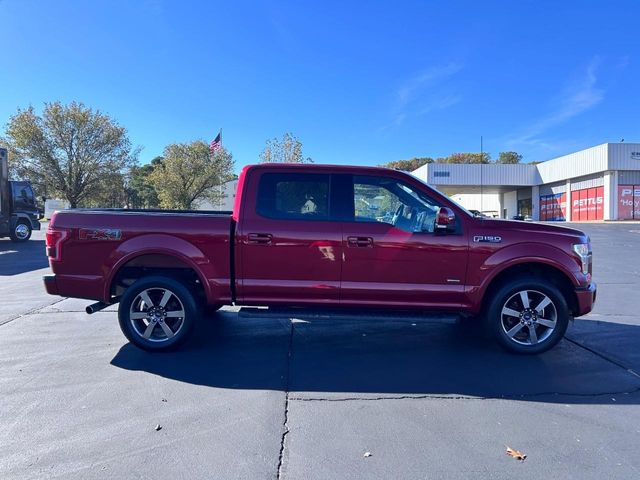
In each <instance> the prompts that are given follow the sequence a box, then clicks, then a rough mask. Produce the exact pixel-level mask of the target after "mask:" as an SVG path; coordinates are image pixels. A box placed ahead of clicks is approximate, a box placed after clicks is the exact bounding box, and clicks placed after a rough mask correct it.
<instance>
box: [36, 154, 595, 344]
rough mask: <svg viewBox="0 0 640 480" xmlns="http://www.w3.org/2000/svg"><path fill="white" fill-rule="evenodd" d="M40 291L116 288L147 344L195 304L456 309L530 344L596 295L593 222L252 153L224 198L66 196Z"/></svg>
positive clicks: (80, 294)
mask: <svg viewBox="0 0 640 480" xmlns="http://www.w3.org/2000/svg"><path fill="white" fill-rule="evenodd" d="M46 248H47V255H48V257H49V262H50V265H51V269H52V271H53V275H47V276H45V278H44V284H45V287H46V290H47V292H48V293H50V294H53V295H61V296H65V297H77V298H85V299H92V300H97V301H98V302H97V303H95V304H93V305H90V306H89V307H87V312H88V313H91V312H92V311H97V310H99V309H101V308H104V307H105V306H107V305H109V304H113V303H116V302H119V307H118V308H119V310H118V316H119V322H120V326H121V328H122V331H123V333H124V334H125V335H126V337H127V338H128V339H129V340H130V341H131V342H132V343H134V344H135V345H137V346H139V347H141V348H143V349H146V350H154V351H157V350H166V349H169V348H173V347H176V346H177V345H179V344H180V343H182V342H183V341H185V340H186V339H187V337H188V336H189V334H190V333H191V331H192V329H193V326H194V323H195V322H196V321H197V319H198V317H199V312H200V311H201V307H207V306H208V307H209V308H211V307H213V308H219V307H220V306H222V305H230V304H236V305H268V306H275V305H289V306H307V305H308V306H344V307H350V308H352V309H353V308H354V307H355V308H358V307H360V308H362V307H376V308H391V309H419V310H425V311H426V310H438V311H450V312H459V313H460V314H462V316H463V317H464V318H466V319H467V321H478V322H480V321H482V322H484V323H485V324H486V326H487V328H488V329H489V331H490V332H491V334H492V336H493V337H494V338H495V339H496V340H497V341H498V343H499V344H501V345H502V346H503V347H505V348H507V349H508V350H511V351H513V352H517V353H539V352H542V351H545V350H547V349H549V348H551V347H552V346H553V345H555V344H556V343H557V342H558V341H559V340H560V339H561V338H562V337H563V335H564V333H565V331H566V328H567V325H568V322H569V320H570V318H572V317H577V316H580V315H584V314H586V313H588V312H589V311H590V310H591V308H592V306H593V303H594V301H595V297H596V286H595V284H594V283H593V282H592V278H591V273H592V272H591V269H592V253H591V246H590V243H589V238H588V237H587V236H586V235H585V234H584V233H582V232H580V231H578V230H573V229H570V228H564V227H559V226H554V225H547V224H544V225H543V224H538V223H525V222H519V221H509V220H494V219H489V218H478V217H474V216H473V215H472V214H470V213H469V212H467V211H466V210H465V209H464V208H462V207H461V206H459V205H457V204H456V203H454V202H453V201H452V200H451V199H449V198H447V197H446V196H444V195H442V194H441V193H439V192H438V191H436V190H434V189H433V188H431V187H429V186H428V185H426V184H424V183H423V182H421V181H420V180H418V179H417V178H415V177H414V176H412V175H410V174H407V173H403V172H399V171H395V170H388V169H382V168H370V167H348V166H332V165H289V164H282V165H277V164H265V165H255V166H248V167H245V168H244V169H243V170H242V172H241V174H240V177H239V181H238V188H237V194H236V197H235V204H234V208H233V211H232V212H200V211H161V210H158V211H149V210H147V211H143V210H64V211H60V212H58V213H57V214H55V215H54V217H53V218H52V220H51V222H50V225H49V229H48V231H47V235H46Z"/></svg>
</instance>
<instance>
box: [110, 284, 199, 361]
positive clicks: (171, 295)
mask: <svg viewBox="0 0 640 480" xmlns="http://www.w3.org/2000/svg"><path fill="white" fill-rule="evenodd" d="M197 312H198V309H197V306H196V301H195V298H194V296H193V294H192V293H191V291H190V290H189V289H188V288H187V287H186V286H185V285H183V284H182V283H180V282H178V281H176V280H174V279H172V278H168V277H162V276H151V277H144V278H141V279H140V280H138V281H136V282H135V283H134V284H133V285H131V286H130V287H129V288H127V290H126V291H125V292H124V295H123V296H122V299H121V301H120V306H119V307H118V320H119V322H120V328H121V329H122V332H123V333H124V335H125V336H126V337H127V339H128V340H129V341H130V342H131V343H133V344H134V345H136V346H138V347H140V348H142V349H144V350H148V351H154V352H157V351H164V350H171V349H173V348H176V347H177V346H178V345H180V344H181V343H183V342H184V341H185V340H186V339H187V338H189V336H190V334H191V332H192V331H193V327H194V324H195V322H196V318H197Z"/></svg>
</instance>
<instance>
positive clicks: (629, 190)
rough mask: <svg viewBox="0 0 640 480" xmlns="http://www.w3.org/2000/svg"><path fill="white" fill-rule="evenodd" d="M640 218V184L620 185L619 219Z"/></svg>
mask: <svg viewBox="0 0 640 480" xmlns="http://www.w3.org/2000/svg"><path fill="white" fill-rule="evenodd" d="M634 219H640V185H618V220H634Z"/></svg>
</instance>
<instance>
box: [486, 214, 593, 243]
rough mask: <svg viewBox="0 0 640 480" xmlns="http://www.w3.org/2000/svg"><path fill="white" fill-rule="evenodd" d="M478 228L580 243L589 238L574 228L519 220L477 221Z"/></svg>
mask: <svg viewBox="0 0 640 480" xmlns="http://www.w3.org/2000/svg"><path fill="white" fill-rule="evenodd" d="M478 226H481V227H482V228H483V229H487V228H489V229H491V230H494V229H495V230H517V231H519V232H527V233H530V234H532V235H533V236H537V235H539V234H544V235H548V234H553V235H558V236H564V237H571V238H574V239H579V240H580V241H588V240H589V237H588V235H587V234H585V233H584V232H582V231H580V230H577V229H575V228H569V227H561V226H559V225H550V224H547V223H535V222H524V221H519V220H501V219H487V218H484V219H478Z"/></svg>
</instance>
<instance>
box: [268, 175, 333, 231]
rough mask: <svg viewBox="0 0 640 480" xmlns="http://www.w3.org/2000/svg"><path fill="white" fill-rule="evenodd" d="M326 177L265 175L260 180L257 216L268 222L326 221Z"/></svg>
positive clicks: (327, 199) (327, 204) (327, 210)
mask: <svg viewBox="0 0 640 480" xmlns="http://www.w3.org/2000/svg"><path fill="white" fill-rule="evenodd" d="M329 183H330V176H329V175H322V174H312V173H311V174H306V173H265V174H264V175H262V176H261V177H260V185H259V187H258V202H257V212H258V214H259V215H262V216H264V217H268V218H279V219H292V220H294V219H297V220H327V219H328V218H329Z"/></svg>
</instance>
